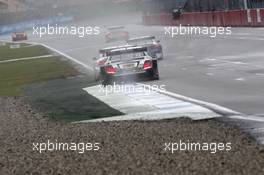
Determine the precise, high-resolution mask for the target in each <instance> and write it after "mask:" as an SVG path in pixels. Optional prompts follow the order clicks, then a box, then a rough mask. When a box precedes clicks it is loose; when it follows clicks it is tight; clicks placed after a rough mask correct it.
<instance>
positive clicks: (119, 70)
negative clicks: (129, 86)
mask: <svg viewBox="0 0 264 175" xmlns="http://www.w3.org/2000/svg"><path fill="white" fill-rule="evenodd" d="M96 67H97V68H96V69H97V70H99V79H100V80H102V84H104V85H107V84H111V82H112V81H113V79H114V78H119V77H126V76H129V75H133V76H134V75H136V76H144V77H148V78H150V79H152V80H158V79H159V71H158V63H157V59H156V58H153V57H151V56H150V55H149V54H148V48H147V47H143V46H136V47H135V46H133V47H131V46H128V47H123V48H118V49H113V50H111V51H108V52H107V53H106V55H105V57H102V58H100V59H98V60H97V61H96Z"/></svg>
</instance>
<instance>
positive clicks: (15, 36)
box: [11, 32, 28, 42]
mask: <svg viewBox="0 0 264 175" xmlns="http://www.w3.org/2000/svg"><path fill="white" fill-rule="evenodd" d="M11 37H12V41H13V42H15V41H23V40H27V39H28V38H27V34H26V33H25V32H14V33H12V35H11Z"/></svg>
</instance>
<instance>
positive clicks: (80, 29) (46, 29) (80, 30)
mask: <svg viewBox="0 0 264 175" xmlns="http://www.w3.org/2000/svg"><path fill="white" fill-rule="evenodd" d="M100 34H101V28H100V27H99V26H59V25H57V24H55V25H49V24H48V25H47V26H41V27H36V26H35V27H33V35H34V36H37V37H39V38H42V37H43V36H46V35H58V36H61V35H72V36H77V37H79V38H84V37H87V36H91V35H100Z"/></svg>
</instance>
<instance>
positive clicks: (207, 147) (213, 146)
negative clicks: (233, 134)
mask: <svg viewBox="0 0 264 175" xmlns="http://www.w3.org/2000/svg"><path fill="white" fill-rule="evenodd" d="M231 149H232V143H198V142H190V141H187V142H184V141H182V140H180V141H179V142H168V143H164V145H163V151H165V152H169V153H172V154H174V153H175V152H178V151H194V152H195V151H204V152H210V153H211V154H215V153H217V152H221V151H227V152H228V151H231Z"/></svg>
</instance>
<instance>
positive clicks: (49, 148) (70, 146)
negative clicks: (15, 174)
mask: <svg viewBox="0 0 264 175" xmlns="http://www.w3.org/2000/svg"><path fill="white" fill-rule="evenodd" d="M32 146H33V151H36V152H38V153H40V154H41V153H44V152H53V151H75V152H77V153H79V154H83V153H85V152H88V151H99V150H100V143H84V142H82V143H73V142H71V143H62V142H58V141H57V140H56V141H54V142H52V141H50V140H48V141H47V142H42V143H32Z"/></svg>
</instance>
